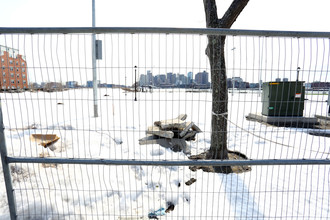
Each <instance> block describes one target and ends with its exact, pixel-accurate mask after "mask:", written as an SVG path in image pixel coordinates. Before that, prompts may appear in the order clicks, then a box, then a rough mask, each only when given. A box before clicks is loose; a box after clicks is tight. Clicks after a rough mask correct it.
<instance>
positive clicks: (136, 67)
mask: <svg viewBox="0 0 330 220" xmlns="http://www.w3.org/2000/svg"><path fill="white" fill-rule="evenodd" d="M134 68H135V83H134V85H135V99H134V101H137V99H136V90H137V88H136V68H137V66H134Z"/></svg>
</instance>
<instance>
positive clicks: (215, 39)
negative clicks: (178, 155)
mask: <svg viewBox="0 0 330 220" xmlns="http://www.w3.org/2000/svg"><path fill="white" fill-rule="evenodd" d="M248 2H249V0H234V1H233V2H232V4H231V5H230V7H229V8H228V10H227V11H226V13H225V14H224V15H223V17H222V18H221V19H219V18H218V14H217V6H216V3H215V0H203V3H204V10H205V17H206V27H207V28H230V27H231V26H232V24H233V23H234V22H235V20H236V19H237V17H238V16H239V14H240V13H241V12H242V10H243V9H244V7H245V6H246V5H247V3H248ZM225 40H226V36H219V35H208V45H207V48H206V55H207V56H208V58H209V62H210V68H211V81H212V82H211V83H212V134H211V147H210V149H209V151H208V153H207V158H208V159H222V160H225V159H228V149H227V113H228V91H227V74H226V62H225V56H224V55H225V50H224V46H225ZM218 169H221V171H222V172H225V173H228V172H230V170H231V169H230V167H222V168H218Z"/></svg>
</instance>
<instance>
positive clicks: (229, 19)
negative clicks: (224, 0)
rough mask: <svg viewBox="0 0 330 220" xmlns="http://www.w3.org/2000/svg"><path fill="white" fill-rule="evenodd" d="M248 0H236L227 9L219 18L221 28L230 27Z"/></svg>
mask: <svg viewBox="0 0 330 220" xmlns="http://www.w3.org/2000/svg"><path fill="white" fill-rule="evenodd" d="M248 2H249V0H234V1H233V2H232V3H231V5H230V7H229V8H228V9H227V11H226V13H225V14H224V15H223V16H222V18H221V19H220V20H219V26H220V27H221V28H230V27H231V26H232V25H233V24H234V22H235V21H236V19H237V17H238V16H239V15H240V14H241V12H242V11H243V9H244V8H245V6H246V5H247V3H248Z"/></svg>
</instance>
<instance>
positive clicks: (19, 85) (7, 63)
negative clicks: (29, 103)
mask: <svg viewBox="0 0 330 220" xmlns="http://www.w3.org/2000/svg"><path fill="white" fill-rule="evenodd" d="M0 64H1V73H0V76H1V77H0V88H1V89H27V88H29V84H28V75H27V64H26V59H25V57H23V56H22V55H20V54H19V51H18V50H17V49H13V48H9V47H5V46H1V45H0Z"/></svg>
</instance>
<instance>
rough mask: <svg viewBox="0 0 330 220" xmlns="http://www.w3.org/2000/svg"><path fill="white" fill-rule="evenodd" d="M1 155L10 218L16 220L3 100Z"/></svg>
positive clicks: (0, 133)
mask: <svg viewBox="0 0 330 220" xmlns="http://www.w3.org/2000/svg"><path fill="white" fill-rule="evenodd" d="M0 153H1V162H2V170H3V175H4V179H5V184H6V191H7V199H8V206H9V212H10V218H11V219H12V220H14V219H16V217H17V212H16V201H15V196H14V189H13V185H12V181H11V174H10V169H9V163H8V162H7V147H6V140H5V134H4V124H3V116H2V106H1V99H0Z"/></svg>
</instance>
